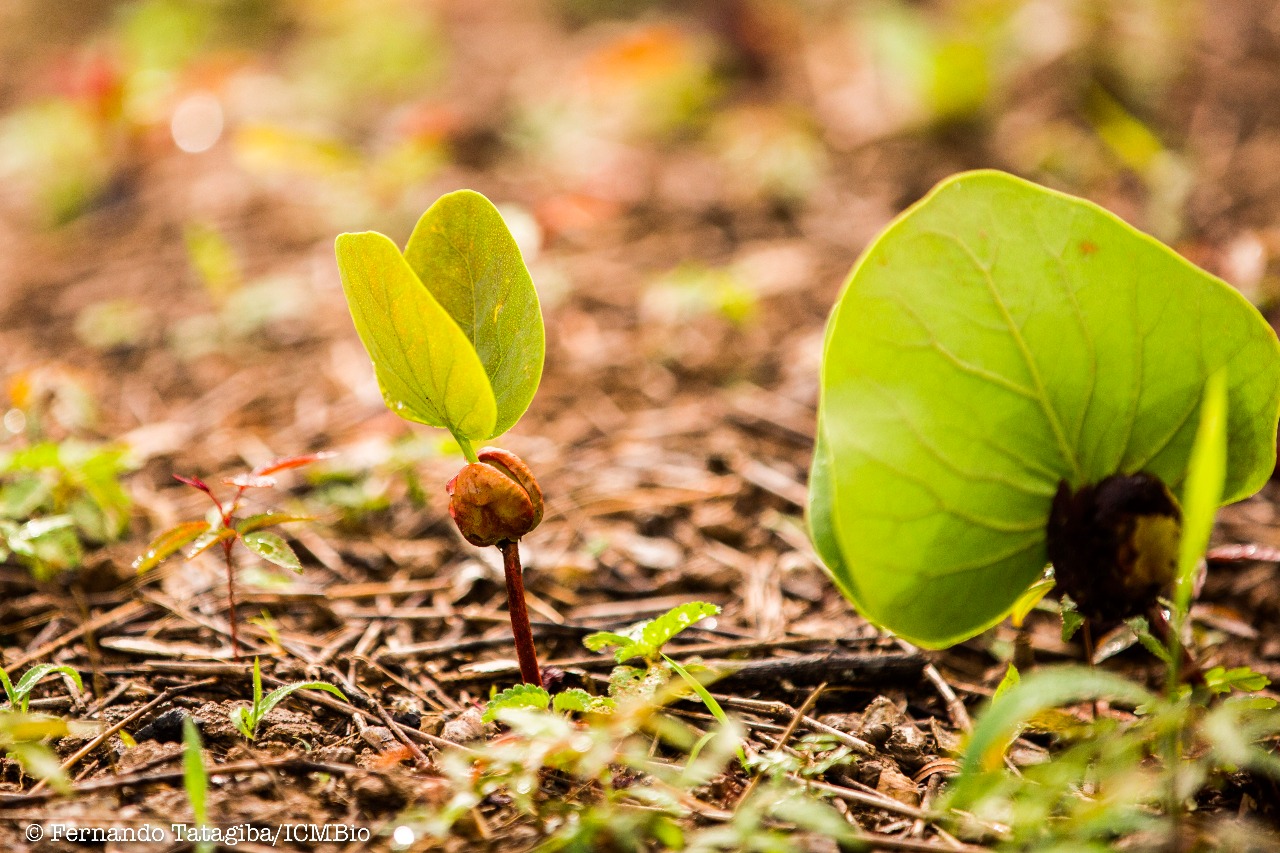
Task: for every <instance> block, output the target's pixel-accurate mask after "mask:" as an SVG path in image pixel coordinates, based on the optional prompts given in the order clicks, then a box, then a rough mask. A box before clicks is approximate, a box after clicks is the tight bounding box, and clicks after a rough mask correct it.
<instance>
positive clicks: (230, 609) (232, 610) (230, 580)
mask: <svg viewBox="0 0 1280 853" xmlns="http://www.w3.org/2000/svg"><path fill="white" fill-rule="evenodd" d="M233 541H234V540H227V541H226V542H224V543H222V554H223V556H224V557H225V558H226V561H227V620H228V621H229V622H230V624H231V656H232V658H234V659H235V660H240V638H239V637H238V636H237V635H236V586H235V569H234V567H233V566H232V565H231V544H232V542H233Z"/></svg>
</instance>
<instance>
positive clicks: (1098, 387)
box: [809, 172, 1280, 647]
mask: <svg viewBox="0 0 1280 853" xmlns="http://www.w3.org/2000/svg"><path fill="white" fill-rule="evenodd" d="M1219 368H1225V371H1226V374H1227V376H1228V377H1229V391H1228V404H1229V409H1228V411H1229V425H1228V435H1229V437H1230V438H1229V447H1228V460H1229V461H1228V468H1227V474H1226V487H1225V492H1224V499H1225V500H1227V501H1231V500H1238V499H1240V498H1241V497H1244V496H1246V495H1248V494H1251V493H1253V492H1254V491H1256V490H1257V489H1259V488H1260V487H1261V486H1262V484H1263V483H1264V482H1265V481H1266V479H1267V477H1268V476H1269V474H1270V472H1271V470H1272V468H1273V466H1274V463H1275V438H1276V423H1277V414H1278V413H1280V345H1278V344H1277V341H1276V336H1275V333H1274V332H1273V331H1272V330H1271V328H1270V327H1269V326H1268V325H1267V323H1266V322H1265V321H1264V320H1263V318H1262V317H1261V315H1259V314H1258V312H1257V311H1256V310H1254V308H1253V307H1252V306H1251V305H1249V303H1248V302H1247V301H1246V300H1245V299H1244V298H1243V297H1242V296H1241V295H1240V294H1239V293H1238V292H1237V291H1235V290H1234V289H1232V288H1231V287H1230V286H1229V285H1227V284H1226V283H1225V282H1222V281H1220V280H1219V279H1216V278H1214V277H1213V276H1210V275H1208V274H1207V273H1205V272H1203V271H1201V270H1199V269H1197V268H1196V267H1194V266H1193V265H1191V264H1190V263H1188V262H1187V261H1185V260H1183V259H1182V258H1181V257H1179V256H1178V255H1177V254H1175V253H1174V252H1173V251H1171V250H1170V249H1168V248H1167V247H1165V246H1163V245H1161V244H1160V243H1158V242H1157V241H1156V240H1154V239H1152V238H1150V237H1148V236H1146V235H1144V234H1142V233H1140V232H1138V231H1136V230H1135V229H1133V228H1132V227H1130V226H1128V225H1126V224H1125V223H1124V222H1122V221H1121V220H1120V219H1118V218H1116V217H1115V216H1113V215H1112V214H1110V213H1108V212H1107V211H1105V210H1103V209H1102V208H1099V207H1097V206H1096V205H1093V204H1090V203H1089V202H1086V201H1083V200H1081V199H1077V198H1073V197H1071V196H1067V195H1063V194H1061V193H1057V192H1053V191H1050V190H1047V189H1044V188H1042V187H1039V186H1036V185H1035V184H1031V183H1028V182H1026V181H1022V180H1020V179H1017V178H1014V177H1012V176H1009V175H1005V174H1002V173H998V172H973V173H968V174H963V175H959V176H956V177H954V178H952V179H950V180H947V181H945V182H943V183H942V184H940V185H939V186H938V187H937V188H935V189H934V190H933V191H932V192H931V193H930V194H929V196H928V197H926V198H925V199H924V200H923V201H921V202H919V203H918V204H917V205H916V206H914V207H913V208H911V209H910V210H908V211H907V212H906V213H904V214H903V215H902V216H900V217H899V218H898V219H897V220H895V221H894V222H893V223H892V224H891V225H890V226H889V227H888V228H887V229H886V230H885V232H884V233H883V234H882V235H881V236H880V237H879V239H877V240H876V241H875V243H874V244H873V245H871V246H870V247H869V248H868V249H867V251H866V252H865V253H864V254H863V256H862V258H861V259H860V260H859V261H858V263H857V265H856V266H855V267H854V270H853V272H852V274H851V276H850V279H849V281H848V283H847V284H846V286H845V290H844V292H843V294H842V296H841V297H840V300H839V302H838V303H837V305H836V308H835V310H834V312H833V314H832V316H831V319H830V321H829V324H828V328H827V340H826V349H825V354H824V358H823V366H822V379H821V386H822V401H821V406H820V413H819V425H818V448H817V451H818V452H817V453H816V455H815V459H814V469H813V476H812V481H813V482H812V487H811V496H810V506H809V514H810V527H811V532H812V534H813V538H814V540H815V545H816V547H817V550H818V551H819V553H820V554H821V555H822V557H823V558H824V560H825V561H826V562H827V563H828V568H829V569H830V570H831V572H832V574H833V575H834V576H835V578H836V580H837V582H838V584H839V585H840V587H841V589H842V590H843V591H844V592H845V594H846V595H847V596H848V597H849V598H850V599H851V600H852V601H853V602H854V603H855V604H856V605H857V606H858V607H859V609H860V610H861V611H862V612H863V614H864V615H866V616H867V618H868V619H870V620H871V621H873V622H875V623H877V624H879V625H882V626H884V627H886V628H889V629H890V630H892V631H894V632H896V633H898V634H899V635H901V636H903V637H905V638H907V639H910V640H912V641H914V642H917V643H919V644H921V645H925V646H931V647H938V646H944V645H948V644H951V643H954V642H958V641H960V640H962V639H964V638H966V637H969V636H972V635H974V634H976V633H978V632H980V631H982V630H983V629H985V628H987V627H989V626H990V625H992V624H994V623H996V622H998V621H999V620H1000V619H1001V618H1002V617H1003V616H1004V615H1005V613H1007V612H1008V609H1009V608H1010V606H1012V604H1013V603H1014V601H1015V600H1016V599H1017V597H1018V595H1019V594H1020V593H1021V592H1022V591H1023V590H1024V589H1025V588H1026V587H1027V586H1028V585H1029V584H1030V583H1031V582H1032V581H1033V580H1035V579H1036V578H1037V577H1038V576H1039V575H1040V573H1041V571H1042V570H1043V568H1044V565H1045V559H1046V557H1045V525H1046V522H1047V519H1048V515H1049V507H1050V503H1051V501H1052V499H1053V495H1054V492H1055V490H1056V489H1057V487H1058V484H1059V482H1060V481H1064V480H1065V481H1066V482H1067V483H1068V484H1069V485H1070V486H1071V487H1072V488H1078V487H1080V486H1082V485H1086V484H1091V483H1096V482H1098V481H1100V480H1102V479H1103V478H1105V477H1107V476H1109V475H1112V474H1116V473H1125V474H1129V473H1137V472H1145V473H1148V474H1152V475H1155V476H1157V477H1159V478H1161V479H1162V480H1164V482H1165V483H1166V484H1168V485H1169V486H1170V488H1172V489H1174V490H1175V491H1177V489H1178V487H1179V485H1180V484H1181V482H1182V480H1183V478H1184V476H1185V473H1186V466H1187V460H1188V456H1189V454H1190V450H1191V445H1192V441H1193V439H1194V435H1195V430H1196V425H1197V422H1198V411H1199V405H1200V400H1201V395H1202V392H1203V388H1204V385H1205V382H1206V380H1207V378H1208V377H1209V376H1210V375H1211V374H1212V373H1214V372H1215V371H1216V370H1218V369H1219Z"/></svg>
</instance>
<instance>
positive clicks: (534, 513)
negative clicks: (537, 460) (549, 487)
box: [445, 447, 542, 547]
mask: <svg viewBox="0 0 1280 853" xmlns="http://www.w3.org/2000/svg"><path fill="white" fill-rule="evenodd" d="M477 457H478V458H479V459H480V461H479V462H472V463H470V464H468V465H466V466H464V467H463V469H462V470H461V471H459V472H458V474H457V476H456V477H454V478H453V479H452V480H450V481H449V482H448V484H447V485H446V486H445V490H446V491H447V492H448V493H449V515H450V516H451V517H452V518H453V522H454V524H456V525H457V526H458V530H459V531H460V532H461V533H462V536H463V538H465V539H466V540H467V541H468V542H470V543H471V544H472V545H477V546H480V547H485V546H488V545H497V544H498V543H500V542H514V541H516V540H518V539H519V538H520V537H522V536H524V535H525V534H526V533H528V532H529V531H530V530H532V529H533V528H535V527H537V526H538V524H539V523H540V522H541V521H542V490H541V489H539V488H538V483H537V480H535V479H534V478H533V474H532V473H531V472H530V471H529V468H528V466H526V465H525V464H524V462H523V461H521V459H520V457H518V456H516V455H515V454H514V453H510V452H508V451H505V450H500V449H498V448H493V447H486V448H484V449H483V450H481V451H480V453H479V454H477Z"/></svg>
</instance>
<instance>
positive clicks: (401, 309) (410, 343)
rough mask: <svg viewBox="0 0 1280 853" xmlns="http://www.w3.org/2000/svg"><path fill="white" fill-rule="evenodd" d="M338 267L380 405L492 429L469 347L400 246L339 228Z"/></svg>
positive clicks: (466, 432)
mask: <svg viewBox="0 0 1280 853" xmlns="http://www.w3.org/2000/svg"><path fill="white" fill-rule="evenodd" d="M336 251H337V255H338V270H339V272H340V273H341V276H342V289H343V291H344V292H345V293H346V295H347V306H348V307H349V308H350V309H351V318H352V320H354V321H355V326H356V332H357V333H359V335H360V340H361V342H362V343H363V344H364V348H365V350H366V351H367V352H368V353H369V358H370V359H371V360H372V361H373V368H374V372H375V373H376V374H377V377H378V384H379V386H380V387H381V388H382V396H383V398H384V399H385V400H386V401H387V406H388V407H389V408H390V409H391V410H392V411H394V412H395V413H396V414H398V415H400V416H401V417H403V418H407V419H408V420H412V421H418V422H419V423H424V424H428V425H430V426H437V427H445V428H446V429H448V430H450V431H451V432H453V433H455V434H457V435H460V436H462V437H464V438H468V439H476V440H483V439H486V438H489V437H490V436H492V435H493V434H494V426H495V424H496V423H497V417H498V414H497V404H496V403H495V402H494V394H493V389H492V387H491V386H490V384H489V379H488V377H487V376H486V374H485V369H484V366H483V365H482V364H481V363H480V358H479V357H478V356H477V355H476V350H475V348H474V347H473V346H472V345H471V343H470V342H469V341H468V340H467V336H466V335H465V334H463V331H462V329H461V328H460V327H459V326H458V324H457V323H456V322H454V320H453V318H452V317H450V316H449V313H448V312H446V311H445V309H444V308H442V307H441V306H440V303H439V302H437V301H436V298H435V297H434V296H432V295H431V293H430V291H428V290H427V289H426V288H425V287H423V285H422V282H421V281H419V279H418V277H417V275H415V274H414V272H413V270H412V269H410V267H409V264H408V263H407V262H406V261H405V259H404V256H403V255H401V254H400V250H399V249H398V248H396V245H395V243H392V242H391V240H389V239H388V238H387V237H385V236H383V235H382V234H378V233H376V232H372V231H367V232H364V233H361V234H341V235H339V236H338V240H337V243H336Z"/></svg>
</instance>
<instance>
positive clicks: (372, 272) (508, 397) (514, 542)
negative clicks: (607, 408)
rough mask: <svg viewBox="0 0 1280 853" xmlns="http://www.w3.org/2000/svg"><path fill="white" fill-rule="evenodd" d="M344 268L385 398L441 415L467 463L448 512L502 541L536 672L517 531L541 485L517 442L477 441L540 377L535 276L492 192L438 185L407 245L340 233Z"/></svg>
mask: <svg viewBox="0 0 1280 853" xmlns="http://www.w3.org/2000/svg"><path fill="white" fill-rule="evenodd" d="M336 252H337V257H338V270H339V272H340V274H341V276H342V288H343V291H344V292H345V293H346V297H347V305H348V307H349V308H350V309H351V317H352V320H353V321H354V322H355V327H356V332H357V333H358V334H359V335H360V340H361V342H362V343H363V344H364V347H365V350H366V351H367V352H368V353H369V358H370V360H371V361H372V362H373V368H374V372H375V374H376V375H377V378H378V384H379V386H380V387H381V389H382V396H383V399H385V400H386V403H387V406H388V407H389V408H390V409H391V410H392V411H393V412H395V413H396V414H398V415H400V416H401V417H403V418H405V419H407V420H410V421H415V422H418V423H423V424H427V425H429V426H436V427H443V428H445V429H447V430H449V432H450V433H451V434H452V435H453V437H454V439H455V440H456V441H457V443H458V446H459V447H460V448H461V449H462V452H463V454H464V455H465V456H466V458H467V461H468V464H467V465H466V466H464V467H463V469H462V470H461V471H459V472H458V475H457V476H456V477H454V478H453V479H452V480H450V481H449V483H448V484H447V485H446V487H445V488H446V491H447V492H448V494H449V498H450V500H449V514H450V516H451V517H452V518H453V520H454V523H455V524H456V525H457V526H458V530H459V531H460V532H461V533H462V535H463V537H464V538H465V539H466V540H467V541H468V542H470V543H471V544H473V545H477V546H482V547H483V546H489V545H496V546H497V547H498V549H499V550H500V551H501V552H502V556H503V568H504V570H505V573H506V580H507V602H508V607H509V610H510V613H511V628H512V633H513V635H514V637H515V644H516V654H517V657H518V658H519V661H520V675H521V678H522V679H523V680H524V681H525V683H528V684H541V675H540V673H539V670H538V661H537V656H536V653H535V651H534V646H533V632H532V629H531V628H530V625H529V614H528V609H527V606H526V604H525V599H524V580H523V575H522V570H521V566H520V550H519V544H518V543H519V540H520V538H521V537H522V536H524V535H525V534H526V533H528V532H529V531H530V530H532V529H533V528H535V527H536V526H537V525H538V524H539V522H541V520H542V491H541V489H540V488H539V486H538V483H537V480H536V479H534V476H533V474H532V472H531V471H530V470H529V469H528V467H527V466H526V465H525V464H524V462H523V461H521V460H520V458H519V457H517V456H516V455H515V454H513V453H510V452H508V451H505V450H501V449H498V448H493V447H488V448H482V449H481V450H480V451H479V452H477V451H476V450H475V449H474V446H475V443H476V442H482V441H487V440H489V439H491V438H494V437H496V436H498V435H501V434H502V433H504V432H506V431H507V430H508V429H510V428H511V427H512V426H514V425H515V423H516V421H517V420H519V419H520V416H521V415H523V414H524V412H525V410H526V409H527V408H528V407H529V403H530V402H531V401H532V400H533V395H534V392H535V391H537V388H538V382H539V380H540V379H541V377H542V360H543V354H544V351H545V333H544V331H543V326H542V310H541V308H540V307H539V304H538V294H537V292H536V291H535V290H534V287H533V281H532V279H530V277H529V272H528V270H527V269H526V268H525V265H524V260H523V259H522V258H521V256H520V249H519V247H518V246H517V245H516V242H515V239H514V238H513V237H512V236H511V232H510V231H509V230H508V229H507V226H506V224H505V223H504V222H503V219H502V215H501V214H500V213H498V210H497V208H495V207H494V206H493V205H492V204H491V203H490V202H489V200H488V199H486V198H485V197H484V196H482V195H480V194H479V193H475V192H472V191H470V190H460V191H458V192H454V193H450V194H448V195H445V196H442V197H441V198H440V199H439V200H438V201H437V202H436V203H435V204H433V205H432V206H431V208H430V209H429V210H428V211H427V212H426V213H424V214H423V215H422V218H421V219H419V220H418V224H417V226H416V227H415V228H414V230H413V234H412V235H411V236H410V237H409V242H408V244H407V245H406V246H405V250H404V252H403V253H402V252H401V251H400V249H399V248H398V247H397V246H396V244H395V243H393V242H392V241H391V240H390V239H389V238H388V237H386V236H384V235H382V234H378V233H376V232H373V231H366V232H364V233H360V234H342V235H340V236H339V237H338V239H337V243H336Z"/></svg>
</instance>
